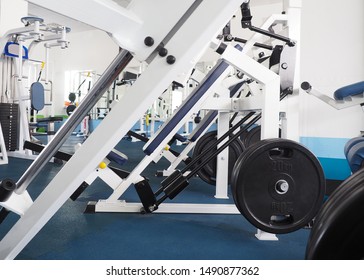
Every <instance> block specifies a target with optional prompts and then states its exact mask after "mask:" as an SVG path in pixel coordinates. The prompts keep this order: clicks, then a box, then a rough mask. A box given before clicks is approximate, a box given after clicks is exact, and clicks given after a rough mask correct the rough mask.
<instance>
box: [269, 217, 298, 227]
mask: <svg viewBox="0 0 364 280" xmlns="http://www.w3.org/2000/svg"><path fill="white" fill-rule="evenodd" d="M292 223H293V216H292V215H273V216H271V217H270V224H271V225H280V226H281V225H289V224H292Z"/></svg>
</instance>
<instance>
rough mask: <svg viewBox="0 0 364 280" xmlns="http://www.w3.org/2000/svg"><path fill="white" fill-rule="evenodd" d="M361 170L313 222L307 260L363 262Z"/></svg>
mask: <svg viewBox="0 0 364 280" xmlns="http://www.w3.org/2000/svg"><path fill="white" fill-rule="evenodd" d="M363 186H364V170H361V171H359V172H357V173H355V174H354V175H352V176H350V177H349V178H348V179H347V180H345V181H344V182H343V183H342V184H341V185H340V187H339V188H338V189H336V190H335V191H334V192H333V193H332V194H331V195H330V197H329V198H328V200H327V201H326V203H325V204H324V206H323V207H322V209H321V210H320V212H319V214H318V215H317V219H316V220H315V223H314V226H313V228H312V231H311V234H310V237H309V240H308V243H307V248H306V259H364V243H363V242H362V235H363V231H364V187H363Z"/></svg>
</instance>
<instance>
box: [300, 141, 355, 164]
mask: <svg viewBox="0 0 364 280" xmlns="http://www.w3.org/2000/svg"><path fill="white" fill-rule="evenodd" d="M349 140H350V139H348V138H325V137H300V142H301V144H303V145H304V146H306V147H307V148H308V149H309V150H310V151H312V152H313V153H314V154H315V155H316V156H317V157H323V158H341V159H345V155H344V146H345V144H346V142H348V141H349Z"/></svg>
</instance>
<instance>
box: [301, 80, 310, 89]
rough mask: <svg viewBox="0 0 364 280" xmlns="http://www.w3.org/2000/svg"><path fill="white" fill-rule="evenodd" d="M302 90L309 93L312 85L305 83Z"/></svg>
mask: <svg viewBox="0 0 364 280" xmlns="http://www.w3.org/2000/svg"><path fill="white" fill-rule="evenodd" d="M301 88H302V89H303V90H305V91H309V90H310V89H311V85H310V83H309V82H303V83H302V84H301Z"/></svg>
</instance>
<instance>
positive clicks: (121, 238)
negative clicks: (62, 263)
mask: <svg viewBox="0 0 364 280" xmlns="http://www.w3.org/2000/svg"><path fill="white" fill-rule="evenodd" d="M142 146H143V143H141V142H130V141H128V140H122V141H120V143H119V144H118V146H117V148H118V149H119V150H120V151H122V152H123V153H125V154H126V155H127V156H128V157H129V160H128V162H127V164H126V165H125V166H123V168H124V169H126V170H129V171H131V170H132V168H133V167H134V166H135V165H136V164H137V163H138V162H139V161H140V160H141V158H142V157H143V153H142V152H141V151H142ZM176 149H178V147H177V148H176ZM30 163H31V161H29V160H24V159H17V158H10V162H9V164H8V165H3V166H0V178H4V177H9V178H12V179H14V180H17V179H18V178H19V177H20V176H21V175H22V174H23V172H24V170H26V168H27V166H29V164H30ZM165 166H167V162H166V161H165V160H161V161H160V162H159V163H158V164H151V165H150V166H149V167H148V168H147V170H146V171H145V172H144V173H143V174H142V175H144V176H145V177H147V178H148V179H149V180H150V182H151V184H152V185H153V187H154V188H155V189H156V188H158V184H159V182H160V181H161V180H162V178H158V177H155V176H154V174H155V172H156V171H157V170H160V169H162V168H163V167H165ZM60 169H61V166H59V165H56V164H54V163H48V164H47V165H46V167H45V169H44V172H42V173H41V175H39V176H38V177H37V178H36V179H35V180H34V181H33V183H32V184H31V185H30V186H29V188H28V191H29V193H30V194H31V196H32V198H33V199H35V198H36V197H37V196H38V194H39V193H40V192H41V191H42V190H43V189H44V187H45V186H46V185H47V183H48V182H49V181H50V180H51V179H52V178H53V177H54V176H55V174H57V172H58V171H59V170H60ZM110 193H111V189H110V188H109V187H108V186H107V185H106V184H104V183H103V182H102V181H101V180H97V181H95V182H94V183H93V184H92V185H91V186H90V187H89V188H88V189H87V190H86V191H85V192H84V193H83V194H82V195H81V196H80V197H79V199H78V200H77V201H75V202H74V201H71V200H69V201H67V202H66V203H65V204H64V205H63V206H62V208H61V209H60V210H59V211H58V212H57V213H56V215H55V216H53V218H52V219H51V220H50V221H49V222H48V223H47V224H46V226H45V227H43V228H42V229H41V231H40V232H39V233H38V234H37V235H36V237H35V238H34V239H33V240H32V241H31V242H30V243H29V244H28V245H27V246H26V247H25V249H24V250H23V251H22V252H21V253H20V254H19V255H18V257H17V259H26V260H88V259H90V260H91V259H93V260H160V259H165V260H201V259H203V260H231V259H234V260H299V259H303V258H304V254H305V247H306V243H307V240H308V235H309V230H308V229H301V230H299V231H296V232H294V233H290V234H285V235H278V238H279V241H259V240H257V239H256V237H255V233H256V229H255V228H254V227H253V226H252V225H250V223H248V222H247V221H246V220H245V218H244V217H243V216H241V215H199V214H156V213H154V214H144V215H143V214H139V213H94V214H85V213H83V211H84V209H85V207H86V205H87V202H88V201H94V200H98V199H105V198H107V197H108V196H109V195H110ZM213 195H214V187H212V186H210V185H208V184H206V183H204V182H202V181H201V180H200V179H199V178H193V179H192V180H191V181H190V186H189V187H188V188H187V189H186V190H185V191H184V192H183V193H181V194H180V196H178V197H177V198H176V202H195V203H204V202H205V203H206V202H208V203H211V202H212V201H215V202H216V199H213ZM122 198H125V199H127V200H128V201H131V202H133V201H138V198H137V195H136V193H135V190H134V188H133V187H130V188H129V189H128V190H127V192H126V193H125V194H124V195H123V197H122ZM228 202H230V203H233V202H232V199H230V200H223V201H221V203H228ZM17 219H18V216H17V215H15V214H13V213H10V215H9V216H8V217H7V218H6V220H5V221H4V222H3V223H2V224H1V225H0V239H1V238H3V236H4V235H5V234H6V233H7V232H8V230H9V229H10V228H11V226H12V225H13V224H14V223H15V222H16V220H17Z"/></svg>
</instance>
